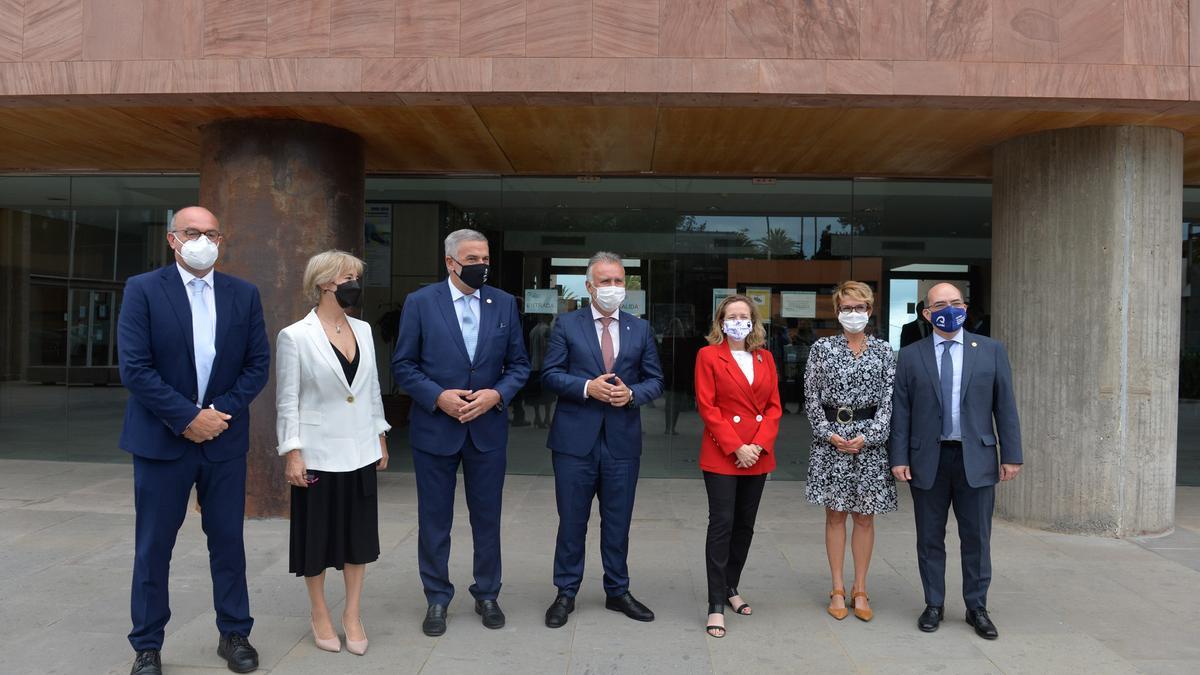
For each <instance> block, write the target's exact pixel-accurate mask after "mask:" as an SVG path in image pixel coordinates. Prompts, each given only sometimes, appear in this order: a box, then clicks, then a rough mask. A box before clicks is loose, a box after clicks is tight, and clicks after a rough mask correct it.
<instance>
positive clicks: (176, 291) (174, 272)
mask: <svg viewBox="0 0 1200 675" xmlns="http://www.w3.org/2000/svg"><path fill="white" fill-rule="evenodd" d="M160 276H161V278H162V285H163V293H165V294H166V296H167V300H168V301H169V302H168V304H170V305H171V310H172V311H174V312H175V318H176V319H178V320H179V328H180V329H181V330H182V331H183V339H184V340H185V341H186V342H187V355H188V361H190V362H191V364H192V372H193V373H195V372H196V342H195V340H194V339H193V336H192V303H191V299H189V298H188V293H187V289H186V288H184V286H183V278H182V277H180V276H179V269H178V268H177V267H176V266H175V263H171V264H170V265H168V266H167V267H164V268H163V269H162V274H161V275H160Z"/></svg>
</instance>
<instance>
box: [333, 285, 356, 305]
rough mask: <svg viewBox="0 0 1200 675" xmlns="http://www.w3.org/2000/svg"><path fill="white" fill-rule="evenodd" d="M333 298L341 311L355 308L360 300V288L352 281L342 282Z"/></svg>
mask: <svg viewBox="0 0 1200 675" xmlns="http://www.w3.org/2000/svg"><path fill="white" fill-rule="evenodd" d="M333 297H334V298H335V299H337V303H338V305H340V306H341V308H342V309H349V308H351V307H357V306H358V301H359V299H360V298H362V286H359V284H358V282H357V281H355V280H354V279H351V280H350V281H344V282H342V283H340V284H338V285H337V290H335V291H334V292H333Z"/></svg>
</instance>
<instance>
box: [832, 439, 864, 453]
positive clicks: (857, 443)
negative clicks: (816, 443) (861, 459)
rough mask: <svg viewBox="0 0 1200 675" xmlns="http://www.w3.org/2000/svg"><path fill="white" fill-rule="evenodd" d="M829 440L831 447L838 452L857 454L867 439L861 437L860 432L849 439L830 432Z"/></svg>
mask: <svg viewBox="0 0 1200 675" xmlns="http://www.w3.org/2000/svg"><path fill="white" fill-rule="evenodd" d="M829 442H830V443H832V444H833V447H834V448H835V449H836V450H837V451H838V452H844V453H846V454H847V455H857V454H858V453H860V452H862V449H863V446H864V445H866V444H867V439H865V438H863V435H862V434H859V435H857V436H855V437H854V438H852V439H851V440H846V439H844V438H842V437H841V436H838V435H837V434H831V435H830V436H829Z"/></svg>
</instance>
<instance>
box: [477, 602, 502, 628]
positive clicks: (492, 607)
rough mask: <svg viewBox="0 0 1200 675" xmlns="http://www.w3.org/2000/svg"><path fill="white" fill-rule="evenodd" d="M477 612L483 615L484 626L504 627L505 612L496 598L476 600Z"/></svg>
mask: <svg viewBox="0 0 1200 675" xmlns="http://www.w3.org/2000/svg"><path fill="white" fill-rule="evenodd" d="M475 613H476V614H478V615H479V616H482V617H483V627H484V628H504V612H503V611H501V609H500V603H498V602H496V601H495V600H476V601H475Z"/></svg>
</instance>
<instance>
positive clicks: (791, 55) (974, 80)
mask: <svg viewBox="0 0 1200 675" xmlns="http://www.w3.org/2000/svg"><path fill="white" fill-rule="evenodd" d="M1198 8H1200V0H1190V1H1189V0H1077V1H1075V2H1069V3H1061V2H1054V3H1052V2H1047V1H1044V0H1041V1H1039V0H820V1H817V0H269V1H268V0H0V97H14V96H31V95H103V94H172V93H176V94H186V93H239V92H243V93H245V92H249V93H272V92H343V93H360V94H361V93H370V92H380V93H385V94H386V95H388V96H390V95H392V94H395V93H399V94H401V95H402V96H403V95H410V96H411V97H412V98H413V101H421V100H423V99H422V97H421V95H437V94H444V93H464V92H594V93H614V94H617V93H681V94H687V93H741V94H804V95H811V94H816V95H820V94H829V95H884V96H886V95H896V96H981V97H1015V98H1021V97H1034V98H1100V99H1146V100H1165V101H1188V100H1191V98H1193V95H1192V93H1191V90H1192V88H1193V85H1191V84H1190V83H1191V82H1192V81H1197V82H1200V75H1197V74H1192V71H1193V69H1192V68H1191V66H1192V65H1196V66H1200V48H1193V47H1192V44H1191V43H1192V42H1193V41H1195V40H1196V38H1195V37H1193V36H1194V35H1196V34H1197V31H1194V30H1189V25H1190V24H1195V23H1196V22H1197V21H1200V9H1198ZM0 103H3V101H2V100H0Z"/></svg>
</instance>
